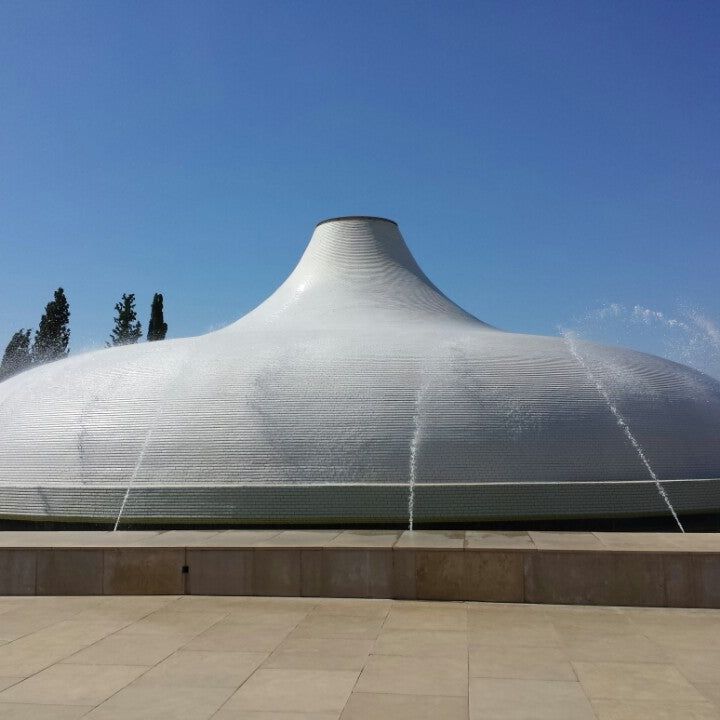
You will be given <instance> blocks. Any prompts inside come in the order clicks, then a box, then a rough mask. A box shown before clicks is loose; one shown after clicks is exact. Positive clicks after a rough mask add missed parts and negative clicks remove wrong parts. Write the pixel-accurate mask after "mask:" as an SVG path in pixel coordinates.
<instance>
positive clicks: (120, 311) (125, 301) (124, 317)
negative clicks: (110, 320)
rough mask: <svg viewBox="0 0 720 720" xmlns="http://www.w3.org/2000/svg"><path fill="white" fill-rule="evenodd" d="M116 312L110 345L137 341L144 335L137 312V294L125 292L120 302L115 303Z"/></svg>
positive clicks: (128, 343)
mask: <svg viewBox="0 0 720 720" xmlns="http://www.w3.org/2000/svg"><path fill="white" fill-rule="evenodd" d="M115 312H116V313H117V315H115V327H114V328H113V330H112V333H111V334H110V342H109V343H107V345H108V347H111V346H112V345H130V344H132V343H136V342H137V341H138V340H139V339H140V336H141V335H142V326H141V325H140V322H139V320H138V319H137V313H136V312H135V294H134V293H130V294H125V293H123V296H122V298H120V302H119V303H116V304H115Z"/></svg>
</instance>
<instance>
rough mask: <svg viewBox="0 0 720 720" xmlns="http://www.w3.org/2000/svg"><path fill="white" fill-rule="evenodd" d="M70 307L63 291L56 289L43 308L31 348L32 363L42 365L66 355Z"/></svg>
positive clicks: (68, 341) (68, 338)
mask: <svg viewBox="0 0 720 720" xmlns="http://www.w3.org/2000/svg"><path fill="white" fill-rule="evenodd" d="M69 323H70V305H69V304H68V301H67V298H66V297H65V291H64V290H63V289H62V288H58V289H57V290H56V291H55V295H54V297H53V299H52V300H51V301H50V302H49V303H48V304H47V305H46V306H45V314H44V315H43V316H42V318H40V326H39V327H38V330H37V332H36V333H35V342H34V343H33V347H32V352H31V354H32V361H33V363H37V364H42V363H46V362H51V361H52V360H58V359H60V358H63V357H65V356H66V355H67V354H68V345H69V343H70V325H69Z"/></svg>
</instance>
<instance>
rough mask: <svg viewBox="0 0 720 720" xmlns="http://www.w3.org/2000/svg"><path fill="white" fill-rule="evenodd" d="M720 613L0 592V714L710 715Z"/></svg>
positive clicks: (634, 718) (477, 718) (327, 718)
mask: <svg viewBox="0 0 720 720" xmlns="http://www.w3.org/2000/svg"><path fill="white" fill-rule="evenodd" d="M718 688H720V611H718V610H679V609H652V608H611V607H583V606H549V605H545V606H540V605H502V604H480V603H434V602H407V601H405V602H403V601H389V600H341V599H314V598H258V597H252V598H250V597H199V596H184V597H147V596H145V597H102V598H97V597H29V598H18V597H4V598H0V718H2V720H19V719H20V718H22V719H23V720H25V719H30V718H32V719H35V718H38V719H48V720H72V719H74V718H81V717H86V718H91V719H93V720H98V719H102V720H114V719H116V718H117V719H119V718H122V719H123V720H134V719H138V720H153V719H158V720H159V719H165V718H167V719H168V720H170V719H172V720H201V719H203V720H204V719H206V718H214V719H215V720H230V719H232V720H337V719H338V718H340V719H341V720H363V719H368V720H370V719H372V720H384V719H386V718H387V719H388V720H443V719H447V720H481V719H483V720H521V719H522V720H544V719H546V718H547V720H563V719H567V720H584V719H586V718H597V719H599V720H644V719H648V720H663V719H665V720H684V719H688V720H690V719H692V720H706V719H708V720H709V719H710V718H714V719H715V720H720V690H719V689H718Z"/></svg>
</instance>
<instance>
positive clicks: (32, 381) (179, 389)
mask: <svg viewBox="0 0 720 720" xmlns="http://www.w3.org/2000/svg"><path fill="white" fill-rule="evenodd" d="M575 346H576V351H577V354H578V356H579V358H580V359H581V361H582V362H578V358H576V357H574V356H573V354H572V353H571V351H570V348H569V346H568V343H567V342H565V341H564V340H563V339H561V338H555V337H541V336H532V335H521V334H514V333H508V332H502V331H500V330H497V329H495V328H493V327H491V326H490V325H487V324H485V323H483V322H481V321H479V320H477V319H476V318H474V317H473V316H471V315H470V314H468V313H467V312H465V311H464V310H462V309H461V308H459V307H458V306H457V305H455V304H454V303H453V302H452V301H450V300H449V299H448V298H447V297H445V295H443V294H442V293H441V292H440V291H439V290H438V289H437V288H436V287H435V286H434V285H433V284H432V283H431V282H430V281H429V280H428V278H427V277H426V276H425V275H424V273H423V272H422V270H421V269H420V268H419V267H418V265H417V263H416V262H415V260H414V258H413V257H412V255H411V253H410V251H409V249H408V247H407V246H406V244H405V242H404V240H403V238H402V236H401V234H400V232H399V230H398V228H397V225H396V224H395V223H394V222H391V221H389V220H382V219H379V218H367V217H350V218H338V219H334V220H329V221H326V222H324V223H320V224H319V225H318V226H317V228H316V229H315V232H314V234H313V236H312V239H311V240H310V243H309V245H308V247H307V249H306V250H305V253H304V255H303V256H302V258H301V260H300V262H299V263H298V265H297V267H296V268H295V270H294V271H293V272H292V274H291V275H290V277H289V278H288V279H287V280H286V281H285V282H284V283H283V284H282V286H281V287H280V288H278V290H277V291H276V292H275V293H274V294H273V295H271V296H270V298H268V299H267V300H266V301H265V302H264V303H263V304H262V305H260V306H259V307H258V308H256V309H255V310H253V311H252V312H250V313H249V314H248V315H246V316H245V317H243V318H241V319H240V320H238V321H237V322H235V323H233V324H232V325H230V326H228V327H226V328H224V329H222V330H219V331H217V332H213V333H209V334H207V335H203V336H200V337H195V338H187V339H180V340H166V341H163V342H155V343H143V344H139V345H131V346H125V347H119V348H113V349H104V350H99V351H96V352H92V353H87V354H83V355H77V356H73V357H70V358H68V359H66V360H62V361H59V362H56V363H52V364H48V365H44V366H40V367H38V368H35V369H32V370H30V371H28V372H25V373H22V374H20V375H18V376H16V377H13V378H11V379H9V380H7V381H6V382H4V383H2V384H0V491H1V492H0V517H5V518H37V519H67V520H98V519H104V520H114V519H115V517H116V516H117V514H118V512H119V510H120V507H121V505H123V503H125V505H124V507H123V521H130V520H136V521H142V522H149V521H162V522H169V521H172V522H228V521H237V522H273V521H278V522H287V521H296V522H306V523H310V522H335V521H343V522H352V521H357V522H372V521H377V522H385V521H403V520H405V519H406V518H407V512H408V494H409V485H410V483H411V480H412V482H413V484H414V505H415V514H416V519H418V520H428V521H429V520H433V521H463V520H482V519H490V518H515V519H516V518H526V517H553V518H559V517H583V516H613V515H641V514H657V513H665V512H667V507H666V505H665V503H664V502H663V500H662V498H661V497H660V494H659V493H658V488H657V487H656V485H655V483H654V482H653V480H652V478H650V477H649V473H648V470H647V468H646V466H645V465H644V463H643V462H642V461H641V458H640V457H639V456H638V453H637V451H636V450H635V448H634V447H633V446H632V444H631V443H630V442H629V440H628V437H627V436H626V434H625V433H624V432H623V428H622V427H621V426H620V425H618V421H617V417H616V416H615V415H613V413H612V412H610V410H609V408H608V404H607V402H606V401H605V399H604V398H603V397H602V393H601V392H599V390H598V387H597V386H596V383H600V384H601V387H602V389H603V390H604V391H605V392H606V394H607V395H608V396H609V398H610V399H611V401H612V403H613V404H614V406H615V407H616V408H617V411H618V412H619V413H620V414H621V416H622V418H624V420H625V421H626V422H627V424H628V427H629V428H631V429H632V433H633V435H634V437H636V438H637V440H638V441H639V443H640V444H641V445H642V446H643V448H644V450H645V454H646V457H647V460H648V461H649V462H650V463H651V464H652V467H653V468H654V470H655V472H656V474H657V476H658V477H659V479H660V480H661V481H662V484H663V488H664V489H665V490H666V491H667V494H668V496H669V497H670V499H671V500H672V501H673V503H674V504H675V505H676V506H677V508H678V510H679V511H682V512H700V511H704V512H707V511H710V510H713V509H718V508H720V482H718V481H717V480H716V478H718V477H720V383H718V382H716V381H715V380H713V379H711V378H710V377H708V376H705V375H703V374H701V373H698V372H696V371H694V370H691V369H690V368H687V367H684V366H682V365H678V364H676V363H672V362H669V361H667V360H662V359H660V358H657V357H653V356H650V355H646V354H642V353H638V352H633V351H629V350H624V349H618V348H609V347H603V346H599V345H593V344H589V343H582V342H576V343H575ZM588 371H589V373H590V374H588ZM411 465H412V471H411ZM608 481H610V482H608ZM128 487H129V488H130V493H129V494H128V493H127V490H128Z"/></svg>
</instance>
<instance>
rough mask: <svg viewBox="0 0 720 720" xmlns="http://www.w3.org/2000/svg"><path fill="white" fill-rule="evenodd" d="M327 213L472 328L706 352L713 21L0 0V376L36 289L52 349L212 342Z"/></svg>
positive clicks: (715, 149) (714, 210)
mask: <svg viewBox="0 0 720 720" xmlns="http://www.w3.org/2000/svg"><path fill="white" fill-rule="evenodd" d="M343 214H370V215H381V216H385V217H390V218H393V219H395V220H397V221H398V223H399V225H400V228H401V230H402V232H403V234H404V235H405V238H406V240H407V241H408V244H409V245H410V247H411V249H412V251H413V252H414V253H415V255H416V257H417V259H418V261H419V262H420V264H421V266H422V267H423V268H424V269H425V271H426V272H427V274H428V275H429V276H430V277H431V279H432V280H433V281H434V282H435V283H436V284H437V285H439V286H440V287H441V288H442V289H444V290H445V291H446V292H447V294H449V295H450V297H452V298H453V299H454V300H456V301H457V302H458V303H460V304H461V305H462V306H464V307H465V308H466V309H468V310H469V311H470V312H472V313H474V314H476V315H477V316H478V317H480V318H481V319H483V320H486V321H487V322H490V323H491V324H493V325H496V326H498V327H502V328H505V329H508V330H515V331H520V332H532V333H543V334H555V333H557V326H558V324H562V325H573V323H575V322H576V320H577V319H578V318H580V319H582V318H586V316H588V315H589V316H590V317H591V318H594V317H595V316H596V314H597V313H598V312H599V313H602V312H603V310H602V309H603V308H607V307H610V306H611V305H612V304H616V305H617V306H618V307H621V308H623V309H622V311H619V313H616V314H615V317H619V316H620V315H622V314H623V313H624V314H625V315H626V316H628V317H631V318H634V317H635V315H636V314H637V313H636V311H635V310H634V308H635V306H636V305H640V306H642V307H643V308H645V309H648V310H649V311H652V312H663V313H665V315H664V317H670V316H672V317H674V316H675V315H678V314H682V313H685V314H686V315H687V311H688V309H691V310H692V311H695V312H699V313H700V314H701V316H702V318H704V320H706V321H707V322H709V323H711V325H710V326H709V327H710V328H711V331H710V332H711V334H712V328H713V327H715V328H716V329H717V326H716V325H713V323H715V322H716V321H717V320H718V318H720V291H719V290H720V282H719V278H718V269H719V268H720V233H719V232H718V230H719V228H720V3H717V2H706V3H703V2H690V1H688V0H682V1H681V2H662V1H660V0H656V1H653V2H642V1H640V0H637V1H633V2H625V1H624V0H623V1H622V2H611V1H609V0H601V1H599V2H579V1H578V0H572V1H570V2H557V1H554V2H510V1H508V0H503V1H501V2H497V3H485V2H471V3H464V2H445V1H443V2H441V1H439V0H438V2H434V3H427V2H401V1H399V0H393V1H392V2H387V1H386V0H384V1H383V2H369V1H368V0H363V1H362V2H337V1H335V2H312V1H308V2H265V1H263V2H256V3H243V2H237V1H233V2H227V3H226V2H202V3H201V2H192V3H184V2H178V1H176V0H174V1H173V2H167V3H165V2H147V1H143V2H129V1H127V0H123V1H122V2H102V1H98V2H80V1H79V0H77V1H75V2H69V3H66V2H41V3H37V2H31V1H29V0H19V1H14V0H3V1H2V2H0V346H2V347H0V352H1V351H2V349H3V348H4V346H5V343H6V342H7V340H8V339H9V337H10V335H11V334H12V332H13V331H14V330H16V329H18V328H20V327H23V326H24V327H29V326H31V327H33V328H35V327H37V323H38V321H39V319H40V315H41V314H42V311H43V308H44V305H45V303H46V302H47V301H48V300H50V299H51V297H52V291H53V290H54V289H55V288H56V287H58V286H60V285H62V286H63V287H64V288H65V290H66V293H67V296H68V299H69V301H70V306H71V312H72V318H71V329H72V337H71V349H72V350H73V351H75V352H77V351H79V350H82V349H87V348H89V347H93V346H102V345H103V343H104V341H105V340H106V339H107V337H108V336H109V333H110V330H111V327H112V317H113V305H114V303H115V302H116V301H117V300H118V299H119V297H120V295H121V294H122V293H123V292H134V293H135V294H136V296H137V298H138V305H139V310H140V313H141V320H142V322H143V329H144V330H146V329H147V319H148V314H149V309H150V302H151V299H152V294H153V292H156V291H161V292H163V293H164V295H165V305H166V320H167V321H168V323H169V326H170V330H169V336H170V337H178V336H184V335H195V334H198V333H203V332H206V331H208V330H211V329H213V328H217V327H219V326H222V325H225V324H227V323H229V322H231V321H233V320H234V319H236V318H238V317H239V316H241V315H242V314H244V313H245V312H247V311H248V310H250V309H251V308H252V307H254V306H255V305H256V304H257V303H258V302H260V301H261V300H262V299H264V298H265V297H266V296H267V295H268V294H269V293H270V292H271V291H272V290H274V288H275V287H276V286H277V285H278V284H279V283H280V282H281V281H282V280H283V279H284V278H285V276H286V275H287V274H288V273H289V272H290V270H291V269H292V267H293V265H294V264H295V262H296V261H297V259H298V257H299V255H300V254H301V252H302V250H303V248H304V246H305V244H306V242H307V240H308V238H309V236H310V234H311V232H312V229H313V227H314V225H315V223H316V222H317V221H318V220H320V219H323V218H325V217H330V216H336V215H343ZM613 312H614V311H611V312H610V316H612V314H613ZM598 317H600V319H601V320H602V322H600V323H594V324H593V323H590V324H589V325H588V323H587V322H585V321H584V320H583V321H582V322H581V323H580V325H583V327H589V326H590V325H592V326H593V327H594V328H595V330H592V329H591V331H590V332H591V334H592V333H593V332H595V333H596V334H597V335H599V336H600V337H599V338H598V339H605V340H609V341H614V340H615V337H614V335H613V333H614V334H615V335H617V333H616V332H615V331H614V330H613V331H609V330H607V328H606V329H603V328H602V327H600V326H601V325H603V323H604V322H605V320H606V318H607V317H608V316H607V315H606V316H604V317H603V316H601V315H599V316H598ZM646 319H647V318H646ZM661 325H662V323H661ZM598 328H599V329H598ZM611 336H612V337H611ZM624 339H625V340H627V341H628V342H630V344H632V343H633V342H635V343H636V344H640V345H641V346H642V345H643V343H645V345H644V347H645V348H646V349H648V348H649V349H653V350H657V351H662V348H661V347H660V345H659V344H658V343H659V341H657V340H650V341H647V340H642V339H641V340H637V339H636V338H629V339H628V338H618V340H619V341H623V340H624ZM680 339H681V340H682V337H681V338H680ZM718 339H719V341H720V335H718ZM648 343H649V345H648ZM653 343H654V345H653ZM719 347H720V345H719Z"/></svg>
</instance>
